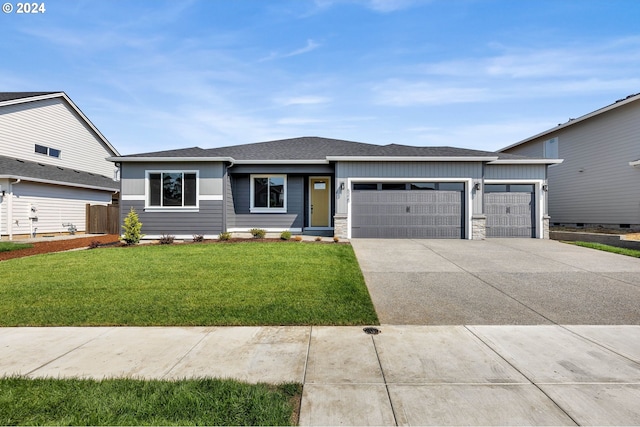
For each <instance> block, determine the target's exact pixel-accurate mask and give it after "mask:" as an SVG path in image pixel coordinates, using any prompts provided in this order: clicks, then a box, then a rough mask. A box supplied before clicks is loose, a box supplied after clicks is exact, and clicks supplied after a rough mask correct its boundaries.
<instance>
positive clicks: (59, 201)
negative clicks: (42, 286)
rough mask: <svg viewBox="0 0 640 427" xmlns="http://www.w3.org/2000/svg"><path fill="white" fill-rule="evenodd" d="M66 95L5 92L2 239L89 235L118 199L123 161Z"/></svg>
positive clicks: (0, 120)
mask: <svg viewBox="0 0 640 427" xmlns="http://www.w3.org/2000/svg"><path fill="white" fill-rule="evenodd" d="M118 155H119V153H118V151H117V150H116V149H115V148H114V147H113V146H112V145H111V144H110V143H109V141H107V139H106V138H105V137H104V136H103V135H102V134H101V133H100V131H98V129H97V128H96V127H95V126H94V125H93V124H92V123H91V122H90V121H89V119H88V118H87V117H86V116H85V115H84V114H83V113H82V111H80V109H79V108H78V107H77V106H76V105H75V104H74V103H73V102H72V101H71V99H69V97H68V96H67V95H66V94H65V93H64V92H0V238H3V239H5V238H7V239H13V238H14V237H29V236H35V235H43V234H45V235H47V234H54V233H56V234H60V233H69V232H84V231H86V211H87V209H86V205H87V204H89V205H108V204H111V203H112V201H114V200H115V201H117V200H118V194H117V193H118V190H119V187H120V184H119V183H118V182H117V181H116V178H117V177H116V176H115V175H114V172H115V168H114V165H113V163H112V162H109V161H108V160H107V157H112V156H118Z"/></svg>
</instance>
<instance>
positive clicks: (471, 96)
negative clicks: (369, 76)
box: [373, 79, 492, 107]
mask: <svg viewBox="0 0 640 427" xmlns="http://www.w3.org/2000/svg"><path fill="white" fill-rule="evenodd" d="M373 91H374V94H375V102H376V103H377V104H381V105H390V106H396V107H406V106H411V105H444V104H460V103H471V102H482V101H486V100H488V99H490V98H491V97H492V95H491V93H490V92H489V91H488V90H487V89H484V88H474V87H454V86H451V87H446V85H437V84H432V83H426V82H420V81H418V82H409V81H403V80H396V79H393V80H389V81H387V82H384V83H383V84H381V85H377V86H375V87H374V88H373Z"/></svg>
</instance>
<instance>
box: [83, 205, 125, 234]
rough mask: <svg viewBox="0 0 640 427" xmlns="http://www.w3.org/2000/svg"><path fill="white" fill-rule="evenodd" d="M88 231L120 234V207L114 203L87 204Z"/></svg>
mask: <svg viewBox="0 0 640 427" xmlns="http://www.w3.org/2000/svg"><path fill="white" fill-rule="evenodd" d="M86 232H87V233H91V234H120V208H119V207H118V206H114V205H108V206H104V205H93V206H91V205H87V231H86Z"/></svg>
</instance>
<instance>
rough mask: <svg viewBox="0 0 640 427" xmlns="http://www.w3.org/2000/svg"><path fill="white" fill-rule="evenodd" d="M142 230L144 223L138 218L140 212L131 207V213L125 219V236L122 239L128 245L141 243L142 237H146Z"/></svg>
mask: <svg viewBox="0 0 640 427" xmlns="http://www.w3.org/2000/svg"><path fill="white" fill-rule="evenodd" d="M141 230H142V223H141V222H140V220H139V219H138V213H137V212H136V210H135V209H133V207H131V210H130V211H129V214H128V215H127V217H126V218H125V219H124V237H123V239H122V240H124V242H125V243H126V244H127V245H137V244H138V243H140V239H142V238H143V237H144V234H142V233H140V231H141Z"/></svg>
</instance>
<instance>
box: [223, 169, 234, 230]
mask: <svg viewBox="0 0 640 427" xmlns="http://www.w3.org/2000/svg"><path fill="white" fill-rule="evenodd" d="M232 167H233V160H230V161H229V164H228V165H226V166H225V168H224V177H223V181H222V232H224V233H226V232H227V203H229V200H228V198H227V190H228V188H227V187H228V186H229V184H230V183H229V169H231V168H232Z"/></svg>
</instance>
